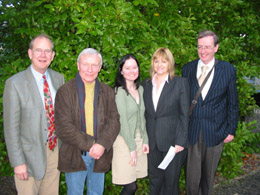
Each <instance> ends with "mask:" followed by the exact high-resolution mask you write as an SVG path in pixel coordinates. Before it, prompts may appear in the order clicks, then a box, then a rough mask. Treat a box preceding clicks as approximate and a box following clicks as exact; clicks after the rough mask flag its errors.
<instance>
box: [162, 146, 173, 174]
mask: <svg viewBox="0 0 260 195" xmlns="http://www.w3.org/2000/svg"><path fill="white" fill-rule="evenodd" d="M174 156H175V147H173V146H171V147H170V148H169V150H168V152H167V154H166V156H165V157H164V159H163V161H162V162H161V164H160V165H159V166H158V168H159V169H163V170H165V169H166V168H167V166H168V165H169V164H170V162H171V161H172V159H173V158H174Z"/></svg>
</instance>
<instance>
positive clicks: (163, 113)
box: [143, 48, 190, 195]
mask: <svg viewBox="0 0 260 195" xmlns="http://www.w3.org/2000/svg"><path fill="white" fill-rule="evenodd" d="M150 75H151V78H150V79H147V80H145V81H144V82H143V87H144V102H145V118H146V129H147V134H148V139H149V148H150V152H149V154H148V170H149V171H148V174H149V178H150V194H151V195H158V194H162V195H168V194H171V195H173V194H174V195H176V194H178V181H179V175H180V170H181V165H182V159H184V158H185V155H186V150H185V152H184V151H183V150H184V148H185V147H187V145H188V143H187V136H188V112H189V105H190V103H189V99H190V95H189V86H188V82H187V80H186V79H185V78H182V77H179V76H177V75H175V73H174V57H173V55H172V53H171V51H170V50H169V49H168V48H159V49H157V50H156V51H155V53H154V54H153V56H152V65H151V68H150ZM171 146H173V147H175V152H176V155H175V157H174V159H173V160H172V161H171V163H170V164H169V165H168V167H167V168H166V169H165V170H162V169H159V168H158V165H159V164H160V163H161V162H162V160H163V159H164V157H165V155H166V153H167V152H168V150H169V148H170V147H171Z"/></svg>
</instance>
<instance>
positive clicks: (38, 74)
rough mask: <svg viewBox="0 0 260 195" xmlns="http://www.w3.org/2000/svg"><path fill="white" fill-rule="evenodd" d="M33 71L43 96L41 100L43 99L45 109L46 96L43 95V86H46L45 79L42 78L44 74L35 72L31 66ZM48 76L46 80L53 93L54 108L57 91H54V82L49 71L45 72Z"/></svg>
mask: <svg viewBox="0 0 260 195" xmlns="http://www.w3.org/2000/svg"><path fill="white" fill-rule="evenodd" d="M31 71H32V74H33V77H34V79H35V81H36V83H37V86H38V89H39V92H40V95H41V99H42V104H43V107H44V94H43V86H44V79H43V78H42V76H43V74H41V73H39V72H37V71H36V70H34V68H33V67H32V65H31ZM45 75H46V79H47V82H48V84H49V88H50V92H51V98H52V103H53V107H54V102H55V96H56V90H55V89H54V87H53V85H52V82H51V78H50V76H49V73H48V70H47V71H46V72H45Z"/></svg>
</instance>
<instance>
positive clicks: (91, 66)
mask: <svg viewBox="0 0 260 195" xmlns="http://www.w3.org/2000/svg"><path fill="white" fill-rule="evenodd" d="M82 65H83V66H84V67H87V68H91V69H93V70H97V69H98V68H99V67H100V65H99V64H82Z"/></svg>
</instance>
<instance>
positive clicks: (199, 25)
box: [0, 0, 260, 194]
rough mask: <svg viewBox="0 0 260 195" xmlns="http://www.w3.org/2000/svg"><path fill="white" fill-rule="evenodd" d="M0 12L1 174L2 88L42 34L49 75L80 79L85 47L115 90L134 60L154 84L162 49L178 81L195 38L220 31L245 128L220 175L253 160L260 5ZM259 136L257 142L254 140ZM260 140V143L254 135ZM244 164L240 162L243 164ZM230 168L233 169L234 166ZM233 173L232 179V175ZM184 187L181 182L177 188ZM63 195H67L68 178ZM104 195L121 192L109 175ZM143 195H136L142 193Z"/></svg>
mask: <svg viewBox="0 0 260 195" xmlns="http://www.w3.org/2000/svg"><path fill="white" fill-rule="evenodd" d="M1 5H2V6H0V14H1V17H0V23H1V25H0V37H1V40H0V64H1V67H0V101H1V102H0V103H1V105H0V128H1V129H0V139H1V142H0V154H1V155H0V167H1V168H0V169H1V170H0V171H1V172H0V173H1V175H8V174H9V175H10V174H11V173H12V170H11V168H10V165H9V163H8V158H7V154H6V148H5V143H4V136H3V107H2V94H3V90H4V82H5V80H6V79H7V78H8V77H10V76H11V75H13V74H15V73H17V72H20V71H22V70H24V69H26V68H27V67H28V66H29V64H30V60H29V58H28V56H27V50H28V43H29V41H30V40H31V39H32V38H33V37H34V36H35V35H37V34H39V33H46V34H48V35H49V36H50V37H51V38H52V39H53V41H54V45H55V48H54V49H55V53H56V55H55V58H54V61H53V63H52V65H51V68H52V69H54V70H57V71H59V72H61V73H63V74H64V75H65V78H66V80H69V79H71V78H73V77H74V76H75V74H76V72H77V67H76V59H77V56H78V54H79V53H80V51H82V50H83V49H84V48H87V47H93V48H96V49H97V50H99V51H100V52H101V54H102V55H103V68H102V70H101V72H100V74H99V79H100V80H101V81H103V82H105V83H107V84H109V85H111V86H112V85H113V82H114V78H115V74H116V71H117V66H118V65H117V64H118V61H119V59H120V58H121V57H122V56H123V55H125V54H127V53H133V54H135V55H136V57H137V59H138V60H139V62H140V65H141V69H140V71H141V78H142V79H144V78H147V77H149V68H150V61H151V56H152V54H153V53H154V51H155V50H156V49H157V48H158V47H162V46H163V47H168V48H170V50H171V51H172V53H173V54H174V57H175V61H176V73H177V74H179V75H180V74H181V67H182V66H183V65H184V64H185V63H187V62H188V61H190V60H193V59H196V58H197V50H196V44H197V33H198V31H200V30H203V29H210V30H213V31H215V32H216V33H217V34H218V35H219V38H220V48H219V51H218V53H217V58H218V59H222V60H226V61H229V62H231V63H232V64H234V65H235V66H236V68H237V86H238V94H239V109H240V123H239V126H238V131H237V136H236V138H235V140H234V141H233V142H231V143H229V144H225V147H224V151H223V156H222V159H221V162H220V165H219V168H218V171H219V172H221V173H222V174H223V175H224V176H225V177H233V176H234V175H235V174H238V173H239V167H240V165H241V157H242V156H243V153H242V152H253V151H254V147H253V146H252V145H250V143H255V138H254V136H253V134H251V133H249V131H248V129H250V128H251V126H252V124H251V123H249V124H245V123H244V122H243V119H244V117H245V116H246V115H248V114H250V113H251V112H252V110H253V108H254V107H256V106H255V101H254V99H253V98H252V95H253V94H254V93H255V91H254V89H253V87H252V86H250V85H249V84H248V83H247V81H246V80H245V79H244V77H249V76H251V77H254V76H259V72H260V67H259V64H260V46H259V42H260V24H259V8H260V3H259V2H258V1H250V0H239V1H238V0H218V1H215V0H164V1H161V0H88V1H85V0H66V1H60V0H52V1H50V0H37V1H34V0H31V1H29V0H23V1H21V0H2V1H1ZM254 135H255V134H254ZM255 136H257V135H255ZM239 160H240V161H239ZM231 165H232V166H231ZM227 173H229V174H227ZM138 185H139V186H141V187H140V189H142V190H143V191H142V190H141V191H142V192H143V193H141V192H140V194H145V193H148V191H147V189H148V185H149V180H148V179H143V180H140V181H139V180H138ZM180 185H181V188H182V186H184V180H183V176H182V177H181V180H180ZM60 190H61V192H63V193H61V194H65V192H66V186H65V181H64V174H62V176H61V189H60ZM105 191H107V192H109V193H110V192H111V193H112V192H119V191H120V186H115V185H113V184H112V182H111V172H109V173H108V174H107V175H106V187H105ZM138 193H139V192H138Z"/></svg>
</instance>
